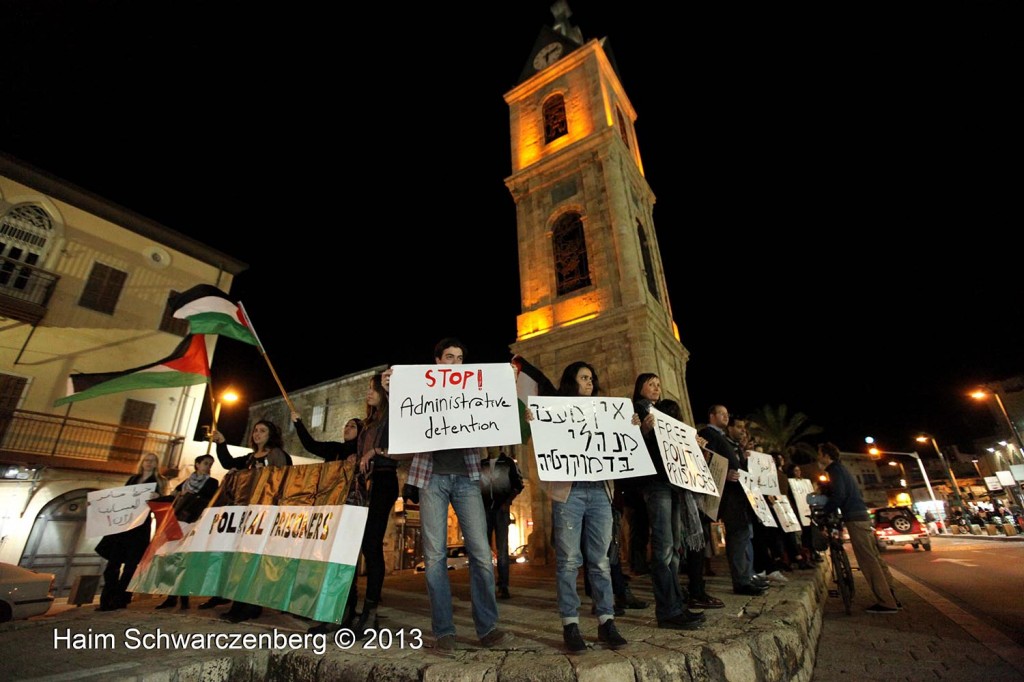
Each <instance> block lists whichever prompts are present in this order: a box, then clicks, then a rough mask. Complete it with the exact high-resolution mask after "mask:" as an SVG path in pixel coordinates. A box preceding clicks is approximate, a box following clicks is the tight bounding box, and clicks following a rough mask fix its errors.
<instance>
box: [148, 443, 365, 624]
mask: <svg viewBox="0 0 1024 682" xmlns="http://www.w3.org/2000/svg"><path fill="white" fill-rule="evenodd" d="M351 472H352V465H351V464H348V465H346V464H345V463H344V462H327V463H324V464H313V465H307V466H291V467H266V468H263V469H250V470H247V471H230V472H228V474H227V475H226V476H225V477H224V481H223V482H222V484H221V494H219V495H218V497H217V498H216V499H215V500H214V503H213V505H212V506H210V507H208V508H207V509H206V510H205V511H204V512H203V514H202V516H201V517H200V518H199V520H198V521H197V522H196V523H194V524H180V525H181V528H182V530H183V532H184V537H183V538H182V539H180V540H167V539H166V538H160V537H157V538H154V541H153V542H152V543H150V547H149V549H148V550H147V552H146V556H144V557H143V561H142V563H140V565H139V568H138V570H137V571H136V573H135V577H134V578H133V579H132V582H131V585H130V586H129V589H130V590H132V591H137V592H147V593H150V594H177V595H203V596H217V597H223V598H225V599H232V600H238V601H242V602H246V603H249V604H259V605H261V606H267V607H270V608H274V609H279V610H281V611H287V612H289V613H294V614H297V615H300V616H305V617H307V618H312V619H314V620H318V621H324V622H338V621H340V620H341V619H342V616H343V613H344V610H345V602H346V600H347V597H348V590H349V586H350V585H351V584H352V580H354V579H355V571H356V563H357V561H358V557H359V547H360V544H361V543H362V537H363V529H364V527H365V525H366V514H367V510H366V508H365V507H359V506H355V505H347V504H343V501H344V499H345V496H346V494H347V493H348V488H349V481H350V480H351ZM157 535H158V536H159V535H160V532H159V531H158V533H157Z"/></svg>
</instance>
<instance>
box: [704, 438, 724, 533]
mask: <svg viewBox="0 0 1024 682" xmlns="http://www.w3.org/2000/svg"><path fill="white" fill-rule="evenodd" d="M708 470H709V471H710V472H711V478H713V479H714V480H715V486H716V487H717V488H718V489H719V490H722V491H724V490H725V477H726V476H728V475H729V460H728V459H726V458H725V457H722V456H721V455H719V454H717V453H715V454H712V455H711V462H710V463H709V464H708ZM721 503H722V496H721V495H719V496H718V497H715V496H714V495H701V496H700V497H698V498H697V506H698V507H700V510H701V511H702V512H704V514H705V515H706V516H707V517H708V518H709V519H711V520H712V521H714V520H716V519H717V518H718V505H720V504H721Z"/></svg>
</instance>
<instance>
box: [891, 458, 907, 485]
mask: <svg viewBox="0 0 1024 682" xmlns="http://www.w3.org/2000/svg"><path fill="white" fill-rule="evenodd" d="M889 466H891V467H899V468H900V476H902V477H903V478H901V479H900V485H901V486H902V487H904V488H906V487H907V470H906V469H904V468H903V462H897V461H896V460H891V461H890V462H889Z"/></svg>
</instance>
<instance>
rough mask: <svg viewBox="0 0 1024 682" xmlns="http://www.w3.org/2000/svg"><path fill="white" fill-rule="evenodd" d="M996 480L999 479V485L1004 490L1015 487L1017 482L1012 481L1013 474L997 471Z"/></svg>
mask: <svg viewBox="0 0 1024 682" xmlns="http://www.w3.org/2000/svg"><path fill="white" fill-rule="evenodd" d="M996 478H998V479H999V483H1001V484H1002V486H1003V487H1004V488H1009V487H1010V486H1014V485H1017V481H1015V480H1013V474H1011V473H1010V472H1009V471H997V472H996Z"/></svg>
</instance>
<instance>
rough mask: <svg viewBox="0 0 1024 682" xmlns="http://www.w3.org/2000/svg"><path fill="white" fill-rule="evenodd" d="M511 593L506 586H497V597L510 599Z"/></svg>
mask: <svg viewBox="0 0 1024 682" xmlns="http://www.w3.org/2000/svg"><path fill="white" fill-rule="evenodd" d="M511 598H512V595H511V594H509V593H508V588H507V587H499V588H498V599H511Z"/></svg>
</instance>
